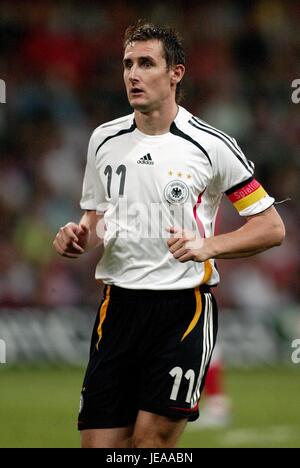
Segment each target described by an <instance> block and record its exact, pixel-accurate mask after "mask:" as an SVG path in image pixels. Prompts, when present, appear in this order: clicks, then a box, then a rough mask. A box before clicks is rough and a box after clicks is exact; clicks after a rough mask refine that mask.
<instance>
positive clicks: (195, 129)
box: [178, 108, 238, 151]
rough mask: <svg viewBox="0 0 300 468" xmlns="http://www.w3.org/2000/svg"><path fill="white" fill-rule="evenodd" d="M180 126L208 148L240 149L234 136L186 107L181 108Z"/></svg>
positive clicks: (217, 149)
mask: <svg viewBox="0 0 300 468" xmlns="http://www.w3.org/2000/svg"><path fill="white" fill-rule="evenodd" d="M178 126H179V128H180V129H181V130H182V131H183V132H185V133H186V134H187V135H189V136H190V137H191V138H193V139H194V140H195V141H197V142H198V143H201V144H202V145H203V146H204V147H205V148H207V149H208V150H215V151H219V150H222V149H226V148H227V149H232V148H235V149H238V146H237V143H236V141H235V139H234V138H232V137H231V136H230V135H228V134H227V133H225V132H223V131H222V130H220V129H218V128H216V127H213V126H212V125H210V124H209V123H207V122H206V121H205V120H202V119H200V118H199V117H197V116H195V115H193V114H192V113H190V112H188V111H187V110H186V109H184V108H180V118H179V119H178Z"/></svg>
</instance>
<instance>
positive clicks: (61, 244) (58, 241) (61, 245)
mask: <svg viewBox="0 0 300 468" xmlns="http://www.w3.org/2000/svg"><path fill="white" fill-rule="evenodd" d="M53 245H54V247H55V248H57V249H59V250H60V251H61V252H64V251H65V249H66V246H65V243H64V241H63V240H62V239H61V237H60V236H59V235H58V234H57V236H56V238H55V240H54V242H53Z"/></svg>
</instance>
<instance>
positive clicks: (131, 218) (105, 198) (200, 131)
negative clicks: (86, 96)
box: [80, 107, 274, 289]
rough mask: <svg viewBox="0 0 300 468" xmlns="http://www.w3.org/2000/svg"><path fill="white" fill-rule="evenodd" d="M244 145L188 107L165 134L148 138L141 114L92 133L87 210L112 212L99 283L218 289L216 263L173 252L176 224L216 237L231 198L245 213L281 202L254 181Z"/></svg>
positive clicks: (98, 270)
mask: <svg viewBox="0 0 300 468" xmlns="http://www.w3.org/2000/svg"><path fill="white" fill-rule="evenodd" d="M253 169H254V166H253V163H252V162H250V161H248V160H247V159H246V157H245V156H244V154H243V153H242V151H241V149H240V148H239V146H238V145H237V143H236V141H235V140H234V139H233V138H231V137H229V136H228V135H226V134H225V133H223V132H221V131H219V130H217V129H215V128H213V127H211V126H210V125H208V124H207V123H205V122H204V121H202V120H200V119H198V118H197V117H194V116H193V115H192V114H191V113H189V112H188V111H187V110H185V109H184V108H183V107H179V111H178V114H177V116H176V118H175V120H174V121H173V122H172V124H171V126H170V130H169V132H168V133H166V134H164V135H146V134H144V133H142V132H141V131H140V130H138V128H137V127H136V123H135V120H134V113H132V114H130V115H127V116H126V117H122V118H120V119H116V120H113V121H111V122H108V123H106V124H103V125H101V126H100V127H98V128H97V129H96V130H95V131H94V133H93V134H92V136H91V139H90V143H89V148H88V156H87V165H86V170H85V175H84V181H83V193H82V199H81V203H80V205H81V208H82V209H84V210H96V211H97V212H101V213H104V223H105V234H104V247H105V248H104V254H103V256H102V258H101V260H100V261H99V263H98V265H97V268H96V278H97V279H101V280H102V281H103V282H104V283H105V284H108V285H112V284H114V285H116V286H119V287H122V288H130V289H185V288H194V287H195V286H197V285H200V284H208V285H215V284H217V283H218V282H219V274H218V271H217V269H216V268H215V263H214V259H210V260H208V261H206V262H204V263H198V262H194V261H188V262H186V263H180V262H179V261H178V260H176V259H174V258H173V256H172V254H171V253H170V252H169V250H168V245H167V240H168V238H169V237H170V234H169V233H168V232H167V231H166V228H167V227H168V226H175V227H179V228H183V229H187V230H189V231H193V232H195V233H197V235H198V236H202V237H210V236H213V235H214V229H215V219H216V215H217V211H218V207H219V205H220V201H221V198H222V196H223V194H224V193H226V194H227V195H228V197H229V199H230V200H231V201H232V203H233V204H234V206H235V207H236V209H237V210H238V212H239V213H240V215H242V216H249V215H253V214H257V213H260V212H261V211H263V210H265V209H266V208H268V207H270V206H271V205H272V204H273V202H274V199H273V198H271V197H269V196H268V194H267V193H266V192H265V191H264V189H263V188H262V186H261V185H260V184H259V183H258V182H257V181H256V180H255V179H254V178H253Z"/></svg>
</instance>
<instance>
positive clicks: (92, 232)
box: [53, 210, 103, 258]
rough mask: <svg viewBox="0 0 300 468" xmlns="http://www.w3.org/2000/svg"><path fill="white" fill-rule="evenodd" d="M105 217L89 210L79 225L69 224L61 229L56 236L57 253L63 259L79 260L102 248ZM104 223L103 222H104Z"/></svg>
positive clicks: (54, 244)
mask: <svg viewBox="0 0 300 468" xmlns="http://www.w3.org/2000/svg"><path fill="white" fill-rule="evenodd" d="M102 219H103V215H99V214H97V213H96V211H95V210H87V211H86V212H85V213H84V215H83V216H82V218H81V220H80V222H79V224H76V223H72V222H71V223H68V224H66V225H65V226H63V227H61V228H60V229H59V231H58V233H57V234H56V236H55V239H54V241H53V246H54V248H55V250H56V252H57V253H58V254H59V255H62V256H63V257H68V258H78V257H79V256H80V255H82V254H83V253H85V252H87V251H89V250H92V249H94V248H96V247H98V246H100V245H101V244H102V242H103V237H100V236H99V234H101V233H103V229H102V228H101V226H100V224H98V223H99V222H100V223H101V221H102ZM102 222H103V221H102Z"/></svg>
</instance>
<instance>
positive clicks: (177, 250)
mask: <svg viewBox="0 0 300 468" xmlns="http://www.w3.org/2000/svg"><path fill="white" fill-rule="evenodd" d="M166 231H168V232H170V233H171V234H174V235H173V236H172V237H170V239H169V240H168V242H167V243H168V246H169V251H170V252H171V254H173V257H174V258H176V259H177V260H178V261H179V262H181V263H185V262H188V261H189V260H193V261H194V262H205V261H206V260H208V259H209V258H210V255H209V253H208V251H207V239H202V238H201V237H200V238H199V237H197V236H196V235H195V234H193V233H191V232H189V231H185V230H182V229H179V228H176V227H168V228H167V229H166Z"/></svg>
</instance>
